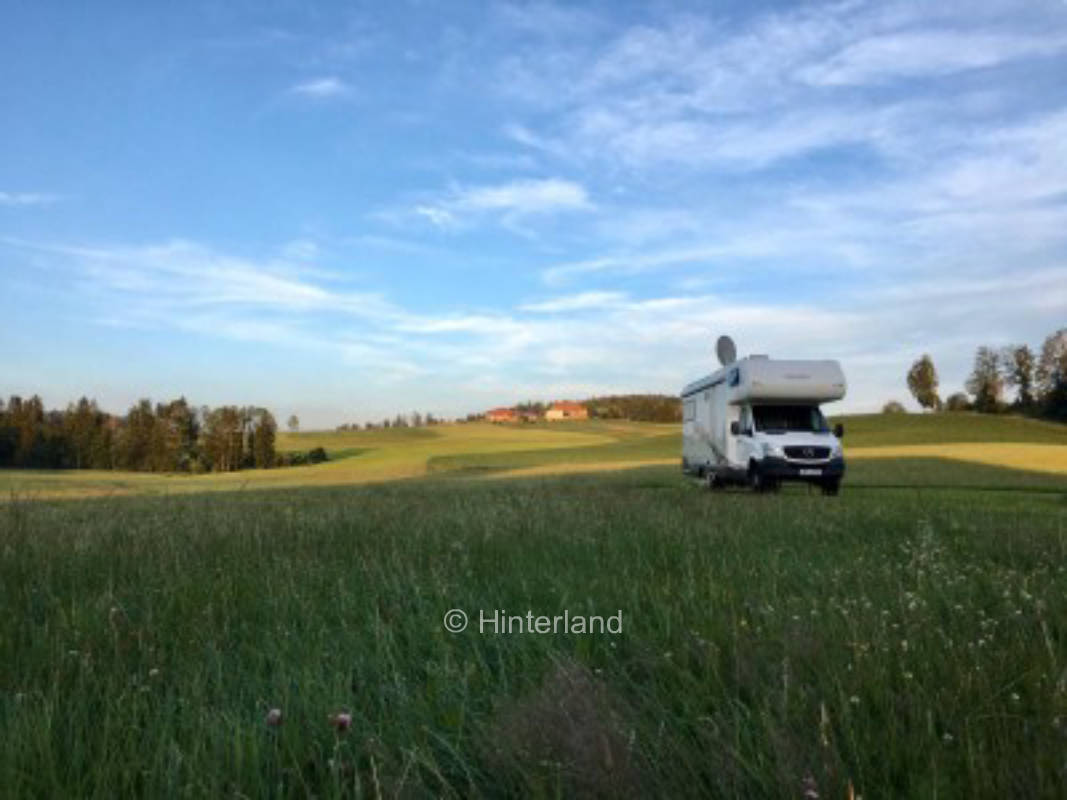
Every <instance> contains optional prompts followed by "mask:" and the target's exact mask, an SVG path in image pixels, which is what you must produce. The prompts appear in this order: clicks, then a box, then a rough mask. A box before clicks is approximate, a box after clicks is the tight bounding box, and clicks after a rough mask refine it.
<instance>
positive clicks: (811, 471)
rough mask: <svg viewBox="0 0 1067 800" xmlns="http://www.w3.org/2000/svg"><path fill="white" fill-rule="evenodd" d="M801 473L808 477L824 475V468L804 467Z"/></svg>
mask: <svg viewBox="0 0 1067 800" xmlns="http://www.w3.org/2000/svg"><path fill="white" fill-rule="evenodd" d="M800 474H801V476H802V477H805V478H806V477H808V476H815V475H822V470H821V469H802V470H801V471H800Z"/></svg>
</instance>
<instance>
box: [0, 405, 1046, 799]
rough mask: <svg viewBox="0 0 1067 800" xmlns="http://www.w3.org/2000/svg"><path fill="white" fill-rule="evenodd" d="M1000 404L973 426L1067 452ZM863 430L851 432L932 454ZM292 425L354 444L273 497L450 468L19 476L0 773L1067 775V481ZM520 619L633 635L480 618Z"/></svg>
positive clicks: (539, 434) (602, 778) (546, 435)
mask: <svg viewBox="0 0 1067 800" xmlns="http://www.w3.org/2000/svg"><path fill="white" fill-rule="evenodd" d="M883 419H884V418H883ZM908 422H909V424H910V423H912V421H911V420H908ZM1000 422H1002V421H1001V420H994V421H991V422H990V421H987V420H983V419H977V420H975V422H974V423H973V424H974V425H976V426H980V427H981V426H984V427H987V430H986V431H984V434H983V433H975V432H973V431H972V432H971V434H968V432H967V431H966V430H965V427H966V426H965V425H964V426H962V427H958V426H957V427H954V428H952V429H950V430H948V431H947V432H946V433H944V436H945V437H946V439H945V440H944V441H945V443H953V442H955V443H966V442H979V443H981V442H982V440H981V439H976V438H974V437H975V436H980V435H986V436H987V437H988V440H987V441H988V443H990V446H991V447H992V446H995V445H998V443H999V445H1003V444H1005V443H1006V444H1009V445H1010V444H1026V443H1028V442H1029V443H1031V444H1032V443H1035V442H1037V443H1041V442H1045V443H1049V442H1052V443H1056V442H1059V441H1060V440H1059V439H1057V438H1056V437H1057V436H1059V435H1061V429H1058V428H1053V429H1052V431H1051V433H1049V437H1050V438H1049V439H1042V436H1043V434H1044V431H1043V430H1038V429H1035V428H1030V427H1027V426H1026V425H1025V424H1024V425H1023V427H1022V428H1019V429H1018V430H1023V431H1024V432H1023V433H1016V434H1015V436H1016V437H1018V438H1017V439H1012V438H1010V435H1011V434H1009V433H1007V429H1005V428H997V427H996V425H997V424H999V423H1000ZM845 424H846V426H847V427H848V438H847V439H846V442H848V443H849V446H850V447H853V446H855V447H874V446H877V445H878V444H879V443H882V442H883V440H891V441H888V442H887V444H892V445H894V446H905V445H916V444H931V443H936V440H934V442H931V440H930V439H929V438H924V437H928V436H930V435H932V434H933V433H935V432H934V431H932V430H929V429H926V428H915V427H914V426H913V427H912V433H910V434H909V435H908V436H904V435H903V434H900V433H899V432H897V431H894V430H892V429H891V428H888V427H887V428H885V429H884V435H883V436H881V438H880V437H879V434H878V432H877V430H876V428H874V427H870V426H869V427H868V428H867V429H866V430H864V428H863V426H864V425H868V424H869V423H868V421H866V420H863V419H861V418H857V419H850V420H846V422H845ZM886 424H888V423H886ZM1007 424H1010V425H1015V424H1016V423H1014V422H1008V423H1007ZM918 425H923V426H925V425H927V423H925V422H923V423H918ZM460 430H464V431H466V433H467V437H468V438H466V439H460V438H457V437H458V434H457V433H454V431H460ZM1035 431H1036V432H1035ZM426 434H432V435H426ZM854 434H855V435H854ZM972 434H973V435H972ZM316 436H319V437H320V438H319V439H318V440H317V441H318V444H310V442H316V439H315V437H316ZM1026 436H1031V437H1032V438H1029V439H1027V438H1024V437H1026ZM522 437H530V438H522ZM865 437H866V438H865ZM909 437H910V438H909ZM998 437H1001V438H998ZM1003 437H1009V438H1003ZM916 439H918V441H916ZM856 440H858V441H856ZM872 440H874V441H873V442H872ZM524 443H532V444H534V445H535V447H536V452H532V453H531V452H530V449H523V448H522V445H523V444H524ZM283 445H284V446H286V447H292V448H298V449H299V448H304V449H306V448H307V447H311V446H320V445H321V446H326V447H328V449H330V450H331V451H332V452H334V453H335V454H341V453H345V452H346V451H347V452H348V455H347V456H346V457H343V458H341V457H338V458H336V460H334V461H332V462H330V463H327V464H325V465H321V467H311V468H293V469H292V470H273V471H267V472H264V473H257V474H255V475H254V476H253V477H248V478H246V483H245V484H244V485H245V486H250V485H253V483H254V481H255V480H257V479H258V480H264V478H262V477H261V476H264V475H265V476H268V477H270V478H271V479H272V480H277V479H276V478H274V474H280V473H286V472H293V473H295V474H296V475H297V476H298V477H299V478H300V479H301V480H302V481H304V482H305V483H311V484H315V483H319V484H328V483H330V482H331V481H332V480H334V479H335V478H338V477H345V476H348V477H352V476H355V478H356V479H358V480H363V481H367V480H371V479H372V477H373V469H372V467H373V466H374V465H377V466H378V467H379V468H380V469H381V470H382V471H383V472H386V473H388V474H387V475H385V477H389V476H394V477H412V476H418V475H422V476H423V477H421V479H419V480H402V481H393V482H386V483H377V484H373V485H371V484H368V483H366V482H364V483H363V484H361V485H353V486H328V485H303V486H293V487H285V486H278V485H274V486H271V485H270V484H269V483H266V484H263V488H271V489H272V490H271V491H263V492H247V491H230V492H226V491H220V490H224V489H226V488H231V489H237V488H239V487H240V486H241V485H242V484H241V483H230V484H227V483H226V482H225V481H218V480H217V479H216V481H215V483H213V484H210V485H209V484H208V483H207V482H206V481H205V482H204V483H203V486H204V487H205V488H211V489H212V490H213V491H212V492H211V493H202V492H198V491H197V490H196V489H192V490H188V489H186V490H182V491H181V492H177V491H176V490H174V489H172V488H171V484H170V483H168V482H170V481H174V482H182V481H184V482H185V485H187V486H193V487H197V486H199V485H201V484H200V482H201V480H202V479H201V478H179V477H167V476H112V477H113V479H114V480H119V481H121V480H130V481H134V479H144V480H145V481H146V484H145V486H143V487H142V486H139V485H133V488H131V489H129V490H128V491H132V492H136V491H144V492H147V494H134V495H133V496H110V497H106V496H105V497H97V498H95V499H81V500H78V499H67V500H63V501H59V500H51V499H47V498H42V495H41V494H38V495H36V496H37V497H39V498H42V499H36V500H29V499H26V498H27V496H29V497H33V496H34V495H33V494H32V493H31V494H29V495H27V494H26V492H27V490H26V488H25V487H26V484H25V483H20V481H25V480H27V476H26V474H25V473H16V474H13V475H12V476H7V477H4V480H6V481H7V482H8V484H7V486H8V488H9V489H10V490H13V491H15V492H16V494H15V495H14V496H11V497H9V499H8V501H7V502H6V503H5V504H3V505H2V506H0V604H2V608H3V609H4V611H5V614H4V615H3V617H2V618H0V730H3V731H4V736H3V737H2V738H0V787H3V791H2V792H0V793H2V794H5V795H12V796H14V795H28V796H124V795H131V794H132V795H140V796H152V797H156V796H204V795H210V796H218V795H227V796H245V797H258V796H276V797H305V796H308V795H316V796H366V797H439V796H446V797H448V796H452V797H469V796H476V797H477V796H488V797H504V796H516V795H523V796H533V797H571V796H587V797H595V796H603V797H609V796H610V797H614V796H629V797H650V796H663V797H686V796H711V797H745V798H748V797H800V796H804V793H805V792H806V791H808V790H813V791H817V792H818V794H819V796H820V797H824V798H826V797H842V798H844V797H846V796H847V793H848V787H849V785H850V784H851V786H852V787H853V788H854V789H855V791H856V792H857V793H858V794H862V796H864V797H867V798H874V797H933V796H940V797H971V796H974V797H1021V796H1025V797H1059V796H1062V787H1063V785H1064V780H1065V778H1067V774H1065V772H1064V770H1065V762H1064V752H1067V478H1065V477H1064V476H1063V475H1058V474H1055V473H1054V472H1028V471H1024V470H1018V469H1004V468H1000V467H996V466H991V465H987V464H979V463H966V462H961V461H952V460H945V459H942V458H929V457H925V458H902V457H892V458H870V459H856V460H854V461H850V464H849V472H848V477H847V482H846V488H845V491H844V492H843V493H842V495H841V496H840V497H836V498H824V497H822V496H821V495H818V494H815V493H810V492H809V491H808V490H807V489H806V487H803V486H797V487H788V488H787V489H786V490H784V491H783V492H782V493H781V494H780V495H776V496H753V495H751V494H749V493H747V492H742V491H726V492H720V493H708V492H706V491H704V490H702V489H700V488H699V487H698V486H697V485H696V484H694V483H693V482H690V481H689V480H687V479H684V478H683V477H682V476H681V475H680V473H679V471H678V468H677V464H676V463H675V464H672V465H669V466H658V467H644V468H636V469H629V470H626V471H618V472H599V473H594V474H575V475H567V476H552V475H538V476H533V477H527V478H522V479H516V478H508V477H503V478H499V479H497V480H491V481H486V480H481V479H480V478H481V477H482V476H484V475H493V476H499V475H500V474H501V472H502V471H504V470H507V469H515V468H517V467H521V468H523V469H546V470H551V469H553V468H560V467H566V466H567V465H570V464H573V463H579V464H581V463H583V462H584V463H585V464H590V463H593V464H601V465H604V466H610V465H613V464H616V465H617V464H634V463H640V462H642V461H645V460H648V459H654V458H664V457H667V458H675V459H676V458H677V434H676V432H674V431H672V430H670V429H669V428H668V429H663V428H657V427H652V426H634V425H626V424H619V425H615V426H613V427H612V428H611V429H608V428H607V427H606V426H604V427H601V426H597V425H595V424H587V425H576V426H574V427H573V428H568V427H567V426H564V427H561V428H553V429H551V430H542V429H534V430H529V429H522V428H507V427H504V428H492V427H490V426H471V427H468V426H458V427H457V428H454V429H450V428H441V429H434V430H432V431H423V432H415V431H395V432H394V431H390V432H374V433H373V434H363V433H360V434H348V435H346V436H335V435H333V434H329V435H319V434H301V435H299V437H294V438H291V439H290V438H286V439H284V440H283ZM449 448H451V450H450V449H449ZM458 448H464V449H462V450H458ZM520 454H525V455H521V458H522V459H525V461H523V463H521V464H517V462H516V460H515V459H516V458H517V457H519V455H520ZM299 470H306V471H305V472H299ZM315 470H318V473H315V472H314V471H315ZM427 471H429V473H430V474H429V475H426V474H425V473H426V472H427ZM309 475H314V476H315V477H314V479H311V478H309V477H308V476H309ZM320 476H326V477H325V478H323V477H320ZM30 477H32V476H30ZM51 477H52V476H42V485H46V484H47V482H48V480H49V479H51ZM59 477H63V476H59ZM78 477H79V476H67V477H66V478H65V479H66V480H67V481H75V482H76V480H77V478H78ZM209 477H210V476H209ZM381 477H382V476H378V479H381ZM57 480H58V478H57ZM152 480H155V481H159V483H156V484H152V483H151V481H152ZM134 483H135V482H134ZM257 485H258V484H257ZM54 488H55V486H53V489H54ZM77 489H78V487H77V486H76V485H75V486H74V488H73V489H70V491H77ZM153 492H159V493H163V492H166V493H167V495H166V496H159V495H157V494H153ZM60 496H65V495H60ZM450 609H462V610H464V611H465V612H466V613H467V614H468V615H470V617H471V620H472V621H471V627H469V628H468V629H467V630H466V631H464V632H462V633H449V632H447V631H446V630H445V629H444V626H443V622H442V620H443V617H444V615H445V613H446V612H447V611H448V610H450ZM494 609H503V610H505V611H506V612H507V613H508V614H510V615H525V614H526V612H527V611H531V612H533V614H535V615H541V614H544V615H548V616H550V617H551V616H555V615H559V614H561V613H562V612H563V611H564V610H567V611H568V612H569V613H570V615H572V616H574V615H600V616H605V617H607V616H610V615H613V614H616V613H617V612H621V621H622V630H621V632H619V633H615V634H613V633H609V632H597V633H594V634H578V633H565V632H563V631H557V632H556V633H546V634H537V633H517V632H513V633H510V634H504V633H493V632H492V630H491V629H486V630H484V631H482V632H479V630H478V625H477V618H478V613H479V611H483V612H485V613H491V612H492V610H494ZM272 708H277V709H280V710H281V713H282V722H281V724H280V725H277V726H273V725H269V724H268V723H267V721H266V717H267V714H268V711H269V710H270V709H272ZM337 713H347V714H350V715H351V725H350V727H348V728H347V729H346V730H339V729H337V728H336V727H335V726H333V725H331V723H330V721H329V717H330V715H335V714H337Z"/></svg>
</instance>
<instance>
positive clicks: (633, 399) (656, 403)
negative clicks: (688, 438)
mask: <svg viewBox="0 0 1067 800" xmlns="http://www.w3.org/2000/svg"><path fill="white" fill-rule="evenodd" d="M582 405H584V406H585V407H586V408H587V409H588V410H589V416H590V417H594V418H596V419H629V420H634V421H635V422H681V421H682V401H681V399H680V398H678V397H676V396H673V395H665V394H617V395H608V396H605V397H591V398H589V399H588V400H585V401H583V402H582Z"/></svg>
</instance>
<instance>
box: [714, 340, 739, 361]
mask: <svg viewBox="0 0 1067 800" xmlns="http://www.w3.org/2000/svg"><path fill="white" fill-rule="evenodd" d="M715 354H716V355H717V356H718V357H719V363H720V364H722V365H723V366H724V367H725V366H726V365H727V364H733V363H734V362H735V361H737V346H736V345H735V344H734V340H733V339H731V338H730V337H729V336H720V337H719V341H717V342H716V343H715Z"/></svg>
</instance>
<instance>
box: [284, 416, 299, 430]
mask: <svg viewBox="0 0 1067 800" xmlns="http://www.w3.org/2000/svg"><path fill="white" fill-rule="evenodd" d="M285 424H286V425H288V426H289V432H290V433H296V432H297V431H299V430H300V417H298V416H297V415H296V414H290V415H289V419H288V421H287V422H286V423H285Z"/></svg>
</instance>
